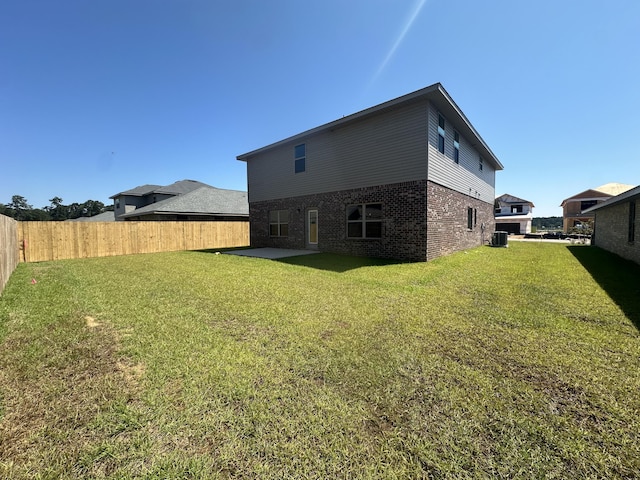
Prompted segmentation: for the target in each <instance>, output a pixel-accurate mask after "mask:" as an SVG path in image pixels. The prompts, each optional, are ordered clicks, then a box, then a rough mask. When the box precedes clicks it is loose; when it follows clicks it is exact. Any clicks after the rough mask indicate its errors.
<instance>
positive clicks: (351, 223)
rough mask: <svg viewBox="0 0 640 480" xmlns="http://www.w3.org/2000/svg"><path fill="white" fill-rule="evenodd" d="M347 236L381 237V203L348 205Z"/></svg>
mask: <svg viewBox="0 0 640 480" xmlns="http://www.w3.org/2000/svg"><path fill="white" fill-rule="evenodd" d="M347 238H382V204H381V203H366V204H362V205H348V206H347Z"/></svg>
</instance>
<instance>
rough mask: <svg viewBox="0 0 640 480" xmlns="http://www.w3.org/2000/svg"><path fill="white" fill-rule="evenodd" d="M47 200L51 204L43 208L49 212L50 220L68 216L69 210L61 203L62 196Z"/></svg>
mask: <svg viewBox="0 0 640 480" xmlns="http://www.w3.org/2000/svg"><path fill="white" fill-rule="evenodd" d="M49 201H50V202H51V205H50V206H48V207H45V208H44V210H46V211H47V212H48V213H49V216H50V218H51V220H57V221H60V220H66V219H67V218H68V216H69V212H68V207H67V206H65V205H63V204H62V198H60V197H53V198H52V199H50V200H49Z"/></svg>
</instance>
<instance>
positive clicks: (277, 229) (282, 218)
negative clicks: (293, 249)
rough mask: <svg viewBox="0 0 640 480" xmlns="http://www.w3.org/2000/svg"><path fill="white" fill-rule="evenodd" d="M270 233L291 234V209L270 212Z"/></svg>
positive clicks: (272, 234) (284, 235)
mask: <svg viewBox="0 0 640 480" xmlns="http://www.w3.org/2000/svg"><path fill="white" fill-rule="evenodd" d="M269 235H270V236H272V237H288V236H289V210H271V211H270V212H269Z"/></svg>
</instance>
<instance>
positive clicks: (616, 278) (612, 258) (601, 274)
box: [567, 246, 640, 330]
mask: <svg viewBox="0 0 640 480" xmlns="http://www.w3.org/2000/svg"><path fill="white" fill-rule="evenodd" d="M567 248H568V249H569V251H570V252H571V253H572V254H573V256H574V257H576V259H578V261H579V262H580V263H581V264H582V266H583V267H584V268H585V269H586V270H587V271H588V272H589V273H590V274H591V276H592V277H593V279H594V280H595V281H596V282H598V284H599V285H600V286H601V287H602V288H603V289H604V290H605V291H606V292H607V294H608V295H609V296H610V297H611V299H612V300H613V301H614V302H616V304H617V305H618V306H619V307H620V308H621V309H622V311H623V312H624V314H625V315H626V316H627V318H628V319H629V320H631V321H632V322H633V324H634V325H635V326H636V328H637V329H638V330H640V265H638V264H637V263H634V262H632V261H630V260H626V259H624V258H622V257H620V256H618V255H615V254H613V253H611V252H607V251H606V250H603V249H601V248H598V247H584V246H569V247H567Z"/></svg>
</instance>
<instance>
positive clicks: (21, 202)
mask: <svg viewBox="0 0 640 480" xmlns="http://www.w3.org/2000/svg"><path fill="white" fill-rule="evenodd" d="M7 207H9V208H10V209H11V210H12V211H13V215H12V216H13V218H15V219H16V220H28V217H29V212H28V211H29V210H32V209H33V207H32V206H31V205H29V204H28V203H27V199H26V198H24V197H23V196H21V195H14V196H13V197H11V202H10V203H9V204H8V205H7Z"/></svg>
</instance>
